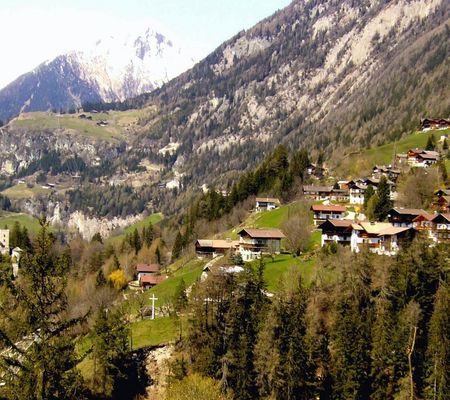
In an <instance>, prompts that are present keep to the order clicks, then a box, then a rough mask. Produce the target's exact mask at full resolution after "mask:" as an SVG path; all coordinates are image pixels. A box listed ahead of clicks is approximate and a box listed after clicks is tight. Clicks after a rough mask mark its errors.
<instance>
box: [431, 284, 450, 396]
mask: <svg viewBox="0 0 450 400" xmlns="http://www.w3.org/2000/svg"><path fill="white" fill-rule="evenodd" d="M449 305H450V289H449V285H448V283H445V282H442V283H441V285H440V287H439V289H438V291H437V293H436V298H435V302H434V311H433V315H432V317H431V320H430V333H429V342H428V349H427V364H428V365H427V367H428V369H427V379H426V382H427V388H426V398H429V399H435V400H444V399H449V398H450V313H449Z"/></svg>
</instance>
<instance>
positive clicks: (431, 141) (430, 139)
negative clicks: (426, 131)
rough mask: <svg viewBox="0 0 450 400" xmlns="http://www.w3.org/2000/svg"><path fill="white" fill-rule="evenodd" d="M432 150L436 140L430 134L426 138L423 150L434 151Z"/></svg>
mask: <svg viewBox="0 0 450 400" xmlns="http://www.w3.org/2000/svg"><path fill="white" fill-rule="evenodd" d="M434 149H436V139H435V138H434V135H433V134H430V135H429V136H428V140H427V144H426V146H425V150H428V151H430V150H434Z"/></svg>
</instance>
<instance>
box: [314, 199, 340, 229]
mask: <svg viewBox="0 0 450 400" xmlns="http://www.w3.org/2000/svg"><path fill="white" fill-rule="evenodd" d="M311 211H312V212H313V213H314V216H313V218H314V225H316V226H318V225H320V224H322V223H323V222H325V221H326V220H328V219H343V218H344V215H345V213H346V212H347V208H346V207H344V206H334V205H322V204H315V205H312V206H311Z"/></svg>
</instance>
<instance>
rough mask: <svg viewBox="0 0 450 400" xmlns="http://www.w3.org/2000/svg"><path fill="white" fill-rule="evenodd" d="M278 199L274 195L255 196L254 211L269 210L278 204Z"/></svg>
mask: <svg viewBox="0 0 450 400" xmlns="http://www.w3.org/2000/svg"><path fill="white" fill-rule="evenodd" d="M280 204H281V203H280V200H278V199H277V198H274V197H257V198H256V205H255V211H257V212H259V211H270V210H274V209H275V208H278V207H279V206H280Z"/></svg>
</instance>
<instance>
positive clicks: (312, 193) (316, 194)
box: [303, 185, 333, 200]
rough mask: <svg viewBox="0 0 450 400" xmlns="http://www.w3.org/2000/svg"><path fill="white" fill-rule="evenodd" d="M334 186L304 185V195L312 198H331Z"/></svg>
mask: <svg viewBox="0 0 450 400" xmlns="http://www.w3.org/2000/svg"><path fill="white" fill-rule="evenodd" d="M332 189H333V187H332V186H309V185H305V186H303V195H304V196H305V197H307V198H309V199H312V200H329V199H330V196H331V191H332Z"/></svg>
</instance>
